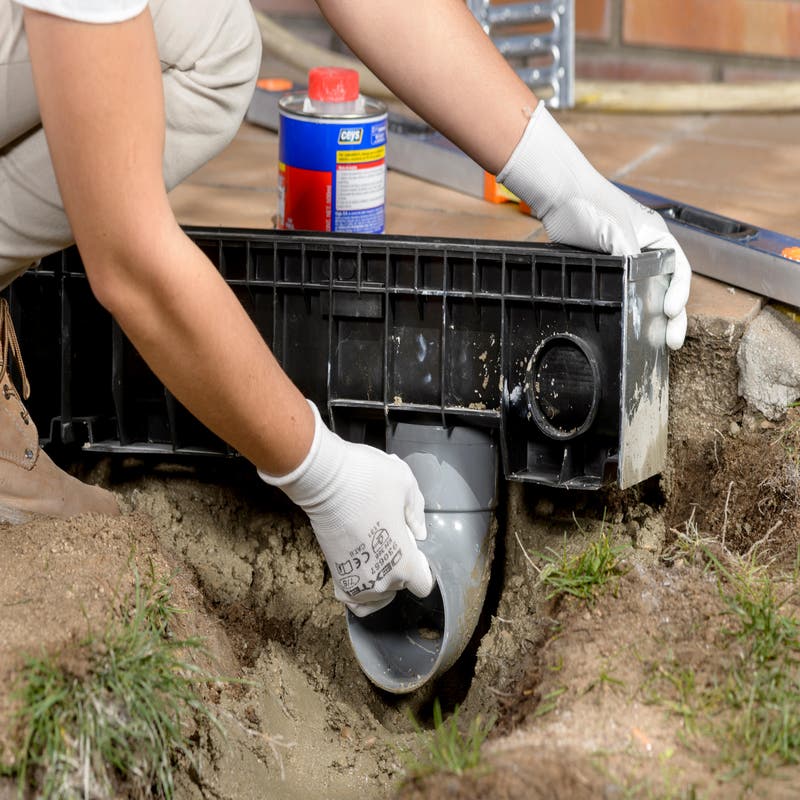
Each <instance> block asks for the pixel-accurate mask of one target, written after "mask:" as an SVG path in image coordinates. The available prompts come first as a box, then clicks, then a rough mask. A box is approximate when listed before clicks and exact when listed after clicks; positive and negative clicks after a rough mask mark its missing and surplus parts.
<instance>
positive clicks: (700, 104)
mask: <svg viewBox="0 0 800 800" xmlns="http://www.w3.org/2000/svg"><path fill="white" fill-rule="evenodd" d="M575 108H577V109H584V110H590V111H615V112H628V113H641V114H659V113H660V114H667V113H668V114H705V113H719V112H732V111H740V112H742V111H761V112H785V111H797V110H800V81H764V82H759V83H700V84H698V83H633V82H627V81H576V84H575Z"/></svg>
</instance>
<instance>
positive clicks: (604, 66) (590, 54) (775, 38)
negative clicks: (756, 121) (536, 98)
mask: <svg viewBox="0 0 800 800" xmlns="http://www.w3.org/2000/svg"><path fill="white" fill-rule="evenodd" d="M575 12H576V30H577V40H578V44H577V49H576V73H577V75H578V77H583V78H610V79H628V80H678V81H746V80H782V79H800V0H575Z"/></svg>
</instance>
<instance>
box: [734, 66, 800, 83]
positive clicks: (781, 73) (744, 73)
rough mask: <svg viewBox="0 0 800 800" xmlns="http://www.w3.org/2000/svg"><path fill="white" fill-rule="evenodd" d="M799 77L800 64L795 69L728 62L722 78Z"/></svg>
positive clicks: (792, 79)
mask: <svg viewBox="0 0 800 800" xmlns="http://www.w3.org/2000/svg"><path fill="white" fill-rule="evenodd" d="M798 79H800V64H798V65H797V67H796V68H795V69H789V68H786V69H771V68H769V67H750V66H742V65H736V64H726V65H724V66H723V68H722V80H724V81H726V82H728V83H749V82H751V81H752V82H755V81H796V80H798Z"/></svg>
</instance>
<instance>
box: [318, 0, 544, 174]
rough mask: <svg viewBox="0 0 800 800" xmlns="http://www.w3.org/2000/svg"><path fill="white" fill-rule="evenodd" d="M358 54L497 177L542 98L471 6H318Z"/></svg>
mask: <svg viewBox="0 0 800 800" xmlns="http://www.w3.org/2000/svg"><path fill="white" fill-rule="evenodd" d="M317 5H318V6H319V7H320V9H321V11H322V12H323V14H324V15H325V16H326V18H327V19H328V21H329V22H330V24H331V26H332V27H333V28H334V29H335V30H336V31H337V32H338V33H339V35H340V36H341V37H342V38H343V39H344V40H345V41H346V42H347V44H348V45H349V46H350V47H351V48H352V50H353V52H355V53H356V55H357V56H358V57H359V58H360V59H361V60H362V61H363V62H364V63H365V64H366V65H367V66H368V67H369V68H370V69H371V70H373V72H375V74H376V75H377V76H378V77H379V78H380V79H381V80H382V81H383V82H384V83H385V84H386V85H387V86H388V87H389V88H390V89H391V90H392V91H393V92H394V93H395V94H396V95H397V96H398V97H399V98H400V99H401V100H403V101H404V102H405V103H406V104H407V105H408V106H410V107H411V108H412V109H414V111H416V112H417V113H418V114H419V115H420V116H421V117H423V118H424V119H425V120H427V122H429V123H430V124H431V125H433V126H434V127H435V128H437V129H438V130H440V131H441V132H442V133H444V134H445V135H446V136H447V137H449V138H450V139H451V140H452V141H453V142H455V143H456V144H457V145H458V146H459V147H460V148H461V149H462V150H464V152H466V153H468V154H469V155H470V156H471V157H472V158H474V159H475V160H476V161H477V162H478V163H479V164H481V165H482V166H483V167H484V168H485V169H486V170H488V171H489V172H491V173H493V174H496V173H498V172H499V171H500V170H501V169H502V167H503V165H504V164H505V163H506V161H507V160H508V158H509V156H510V155H511V152H512V151H513V149H514V147H515V146H516V144H517V142H519V140H520V138H521V136H522V133H523V131H524V130H525V126H526V124H527V122H528V117H529V116H530V113H531V111H533V109H534V107H535V106H536V103H537V100H536V97H535V96H534V94H533V93H532V92H531V90H530V89H529V88H528V87H527V86H526V85H525V84H524V83H523V82H522V81H521V80H520V79H519V78H518V77H517V75H516V73H515V72H514V71H513V69H511V67H510V66H509V65H508V63H507V62H506V60H505V59H504V58H503V56H501V55H500V53H499V52H498V51H497V49H496V48H495V47H494V45H493V44H492V43H491V41H490V40H489V38H488V37H487V36H486V35H485V34H484V33H483V31H482V30H481V27H480V25H478V23H477V21H476V20H475V18H474V17H473V16H472V14H471V13H470V12H469V10H468V9H467V7H466V5H465V4H464V0H402V2H392V1H391V0H317Z"/></svg>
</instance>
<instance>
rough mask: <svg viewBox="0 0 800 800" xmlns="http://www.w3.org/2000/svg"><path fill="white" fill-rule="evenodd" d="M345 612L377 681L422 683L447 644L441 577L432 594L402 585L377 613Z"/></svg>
mask: <svg viewBox="0 0 800 800" xmlns="http://www.w3.org/2000/svg"><path fill="white" fill-rule="evenodd" d="M347 616H348V623H349V628H350V640H351V642H352V643H353V646H354V648H355V650H356V652H357V653H358V658H359V661H360V662H361V667H362V669H363V670H364V672H366V674H367V676H368V677H369V678H370V679H371V680H372V681H373V682H375V683H377V684H378V685H379V686H384V687H386V688H389V687H392V688H395V687H400V686H401V685H404V684H408V683H413V684H418V683H422V682H424V680H425V679H426V678H427V677H428V676H429V675H431V673H432V672H433V671H434V670H435V669H436V666H437V662H438V660H439V656H440V655H441V652H442V646H443V644H444V600H443V599H442V592H441V589H440V588H439V584H438V582H437V584H436V585H435V586H434V588H433V591H432V592H431V593H430V594H429V595H428V597H423V598H420V597H416V596H415V595H413V594H411V592H409V591H408V590H403V591H402V592H398V593H397V596H396V597H395V599H394V600H393V601H392V602H391V603H390V604H389V605H388V606H386V608H382V609H381V610H380V611H376V612H375V613H374V614H370V615H369V616H367V617H356V616H355V615H354V614H351V613H350V612H348V614H347Z"/></svg>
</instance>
